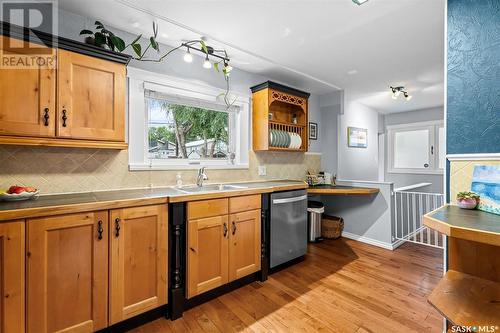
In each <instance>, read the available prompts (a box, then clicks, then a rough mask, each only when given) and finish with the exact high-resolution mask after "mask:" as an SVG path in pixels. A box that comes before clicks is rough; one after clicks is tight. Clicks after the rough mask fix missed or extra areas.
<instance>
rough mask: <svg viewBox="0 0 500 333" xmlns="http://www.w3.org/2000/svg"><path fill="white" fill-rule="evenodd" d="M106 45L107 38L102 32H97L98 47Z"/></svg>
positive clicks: (96, 42)
mask: <svg viewBox="0 0 500 333" xmlns="http://www.w3.org/2000/svg"><path fill="white" fill-rule="evenodd" d="M104 44H106V36H104V35H103V34H102V33H100V32H96V33H95V45H96V46H102V45H104Z"/></svg>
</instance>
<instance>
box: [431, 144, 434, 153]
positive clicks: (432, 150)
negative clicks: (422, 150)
mask: <svg viewBox="0 0 500 333" xmlns="http://www.w3.org/2000/svg"><path fill="white" fill-rule="evenodd" d="M431 155H434V146H431Z"/></svg>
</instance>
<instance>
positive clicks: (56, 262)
mask: <svg viewBox="0 0 500 333" xmlns="http://www.w3.org/2000/svg"><path fill="white" fill-rule="evenodd" d="M27 233H28V237H27V242H28V244H27V296H28V297H27V303H28V305H27V318H28V320H27V329H28V332H33V333H35V332H36V333H44V332H61V331H65V332H66V331H67V332H93V331H96V330H99V329H101V328H104V327H106V326H107V324H108V211H98V212H87V213H81V214H69V215H62V216H55V217H46V218H36V219H29V220H27Z"/></svg>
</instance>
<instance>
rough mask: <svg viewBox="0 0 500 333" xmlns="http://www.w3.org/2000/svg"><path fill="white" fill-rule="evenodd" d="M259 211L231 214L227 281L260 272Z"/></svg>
mask: <svg viewBox="0 0 500 333" xmlns="http://www.w3.org/2000/svg"><path fill="white" fill-rule="evenodd" d="M260 213H261V212H260V209H259V210H251V211H248V212H241V213H236V214H231V215H230V216H229V220H230V222H231V232H230V234H229V281H234V280H237V279H239V278H242V277H244V276H247V275H249V274H252V273H255V272H257V271H259V270H260V258H261V257H260V253H261V238H260V230H261V225H260Z"/></svg>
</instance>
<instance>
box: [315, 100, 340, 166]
mask: <svg viewBox="0 0 500 333" xmlns="http://www.w3.org/2000/svg"><path fill="white" fill-rule="evenodd" d="M342 98H343V92H341V91H336V92H333V93H331V94H326V95H321V96H319V109H320V114H321V121H320V122H318V129H319V139H320V142H319V143H320V151H321V152H322V156H321V169H322V170H324V171H327V172H331V173H337V171H338V167H337V161H338V149H337V148H338V136H339V135H338V115H339V114H340V112H341V109H342Z"/></svg>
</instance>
